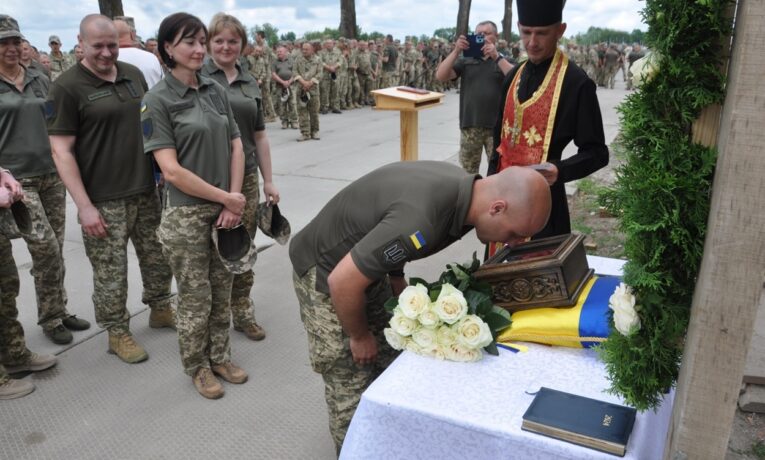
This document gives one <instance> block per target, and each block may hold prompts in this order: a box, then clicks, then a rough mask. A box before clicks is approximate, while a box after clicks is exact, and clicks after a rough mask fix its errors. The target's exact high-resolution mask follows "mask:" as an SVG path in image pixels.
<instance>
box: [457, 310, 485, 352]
mask: <svg viewBox="0 0 765 460" xmlns="http://www.w3.org/2000/svg"><path fill="white" fill-rule="evenodd" d="M456 333H457V343H459V344H460V345H462V346H464V347H467V348H472V349H481V348H483V347H485V346H487V345H489V344H490V343H491V341H492V340H494V339H493V337H492V336H491V329H489V325H488V324H486V323H484V322H483V320H482V319H481V318H479V317H478V316H476V315H468V316H466V317H465V318H464V319H462V321H460V322H459V323H457V325H456Z"/></svg>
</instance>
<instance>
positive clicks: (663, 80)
mask: <svg viewBox="0 0 765 460" xmlns="http://www.w3.org/2000/svg"><path fill="white" fill-rule="evenodd" d="M729 6H730V1H729V0H695V1H694V0H647V1H646V6H645V8H644V9H643V11H642V15H643V18H644V19H645V21H646V23H647V24H648V26H649V30H648V33H647V44H648V47H649V48H650V49H651V51H652V52H654V53H658V60H657V62H658V69H659V70H658V71H657V72H656V73H655V75H654V76H653V78H652V79H650V80H649V81H648V82H646V83H644V84H643V86H642V87H641V88H640V90H639V91H637V92H635V93H632V94H630V95H629V96H628V97H627V98H626V100H625V102H624V103H623V104H622V105H621V106H620V107H619V112H620V114H621V127H622V137H623V144H624V150H625V152H626V162H625V164H624V165H623V166H622V167H620V168H619V169H618V171H617V178H616V181H615V183H614V186H613V187H612V188H610V189H609V190H607V191H606V192H605V193H604V194H603V195H602V196H601V201H602V204H603V205H605V206H606V208H607V209H608V210H609V211H610V212H611V213H613V214H614V215H618V216H620V228H621V230H622V231H623V232H624V233H625V236H626V241H625V255H626V257H627V259H628V260H629V261H628V262H627V264H626V265H625V268H624V282H625V283H626V284H627V285H629V286H631V287H632V288H633V291H634V293H635V295H636V297H637V304H638V306H639V310H638V314H639V317H640V321H641V327H640V329H639V330H638V331H636V332H633V333H632V334H630V335H629V336H624V335H622V334H620V333H619V332H616V331H614V332H613V333H612V334H611V336H610V337H609V339H608V341H607V342H606V343H605V344H604V345H603V346H602V347H601V348H600V355H601V358H602V359H603V360H604V362H605V364H606V369H607V372H608V374H609V378H610V380H611V388H610V391H611V392H612V393H615V394H619V395H621V396H622V397H623V398H624V399H625V400H626V401H627V403H628V404H631V405H633V406H635V407H636V408H638V409H640V410H645V409H648V408H654V407H656V406H657V405H658V404H659V403H660V402H661V397H662V395H663V394H664V393H665V392H667V391H668V390H669V389H670V388H672V387H673V386H674V385H675V382H676V380H677V375H678V371H679V367H680V361H681V358H682V351H683V344H684V338H685V332H686V329H687V326H688V320H689V317H690V307H691V301H692V298H693V291H694V287H695V283H696V276H697V274H698V270H699V267H700V265H701V257H702V253H703V250H704V235H705V232H706V225H707V217H708V214H709V206H710V195H711V187H712V177H713V173H714V167H715V162H716V157H717V152H716V150H715V149H714V148H707V147H704V146H701V145H698V144H694V143H693V142H692V141H691V125H692V123H693V121H694V120H695V119H696V118H697V117H698V116H699V114H700V112H701V110H702V109H703V108H704V107H706V106H708V105H710V104H715V103H721V102H722V100H723V96H724V94H723V89H724V75H723V74H722V73H721V71H720V70H719V69H720V62H719V59H718V56H719V47H720V44H721V43H722V42H723V39H724V38H725V37H728V36H729V34H730V22H731V21H730V19H729V18H728V19H726V17H727V15H728V8H729Z"/></svg>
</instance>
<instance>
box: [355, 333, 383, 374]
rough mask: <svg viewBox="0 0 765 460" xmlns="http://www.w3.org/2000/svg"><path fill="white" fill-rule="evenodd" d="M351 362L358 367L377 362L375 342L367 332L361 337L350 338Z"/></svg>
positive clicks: (373, 337)
mask: <svg viewBox="0 0 765 460" xmlns="http://www.w3.org/2000/svg"><path fill="white" fill-rule="evenodd" d="M351 354H352V355H353V362H355V363H356V364H358V365H360V366H365V365H367V364H373V363H374V362H375V361H376V360H377V340H375V336H373V335H372V333H370V332H369V331H367V333H366V334H365V335H363V336H360V337H356V338H353V337H351Z"/></svg>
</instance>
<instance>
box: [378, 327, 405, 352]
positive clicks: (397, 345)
mask: <svg viewBox="0 0 765 460" xmlns="http://www.w3.org/2000/svg"><path fill="white" fill-rule="evenodd" d="M383 333H384V334H385V340H387V341H388V344H389V345H390V346H391V347H392V348H393V349H394V350H403V349H405V348H406V342H407V341H408V340H409V339H407V338H406V337H404V336H403V335H401V334H399V333H398V332H396V331H394V330H393V329H391V328H389V327H388V328H385V330H384V331H383Z"/></svg>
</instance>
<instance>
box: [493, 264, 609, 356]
mask: <svg viewBox="0 0 765 460" xmlns="http://www.w3.org/2000/svg"><path fill="white" fill-rule="evenodd" d="M620 282H621V278H619V277H616V276H593V277H592V278H591V279H590V280H589V281H587V283H586V284H585V286H584V287H583V288H582V293H581V294H580V295H579V300H578V301H577V303H576V305H574V306H573V307H564V308H535V309H531V310H523V311H518V312H515V313H513V315H512V320H513V324H512V325H510V327H508V328H507V329H505V330H504V331H502V332H501V333H500V334H499V337H497V342H501V343H511V342H536V343H543V344H547V345H558V346H562V347H572V348H590V347H592V346H595V345H597V344H599V343H601V342H604V341H605V340H606V338H608V335H609V332H610V322H611V315H610V310H609V308H608V299H609V298H610V297H611V294H613V293H614V290H615V289H616V287H617V286H618V285H619V283H620Z"/></svg>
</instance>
